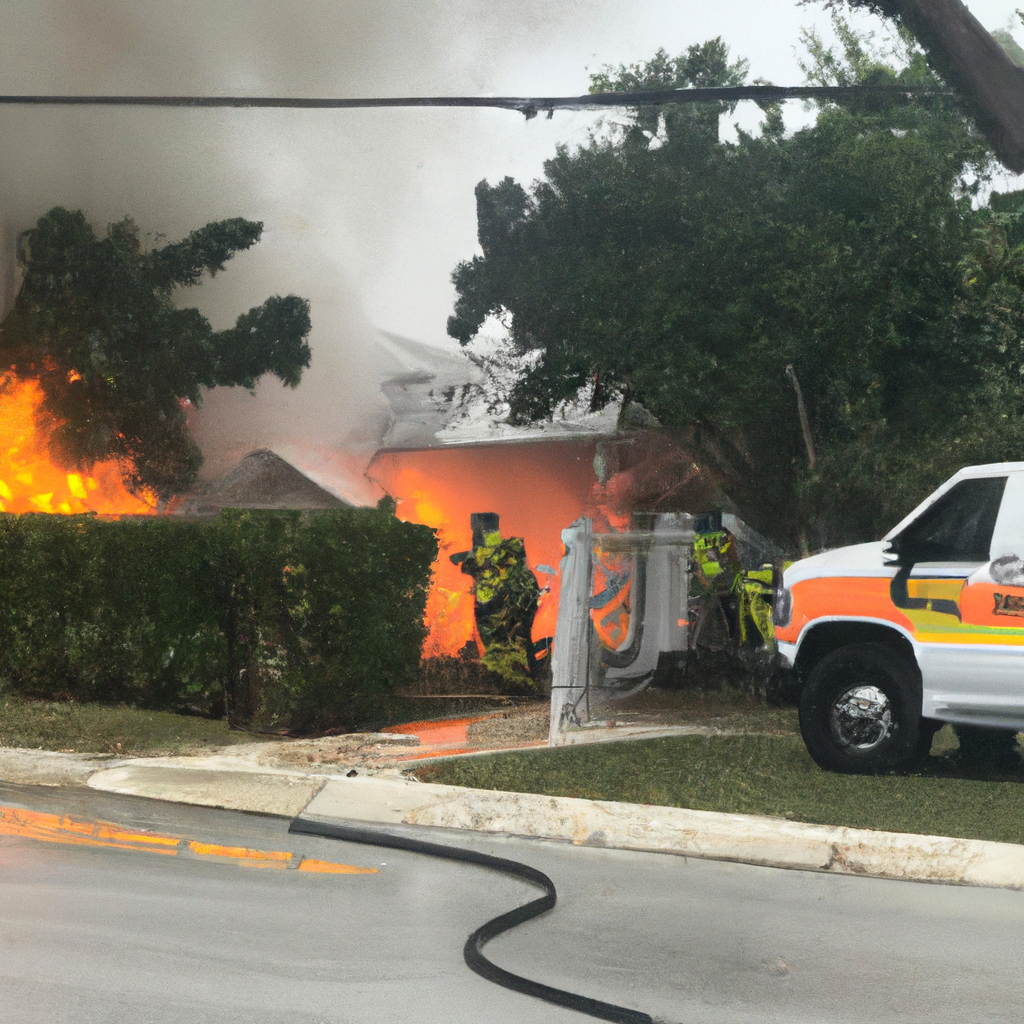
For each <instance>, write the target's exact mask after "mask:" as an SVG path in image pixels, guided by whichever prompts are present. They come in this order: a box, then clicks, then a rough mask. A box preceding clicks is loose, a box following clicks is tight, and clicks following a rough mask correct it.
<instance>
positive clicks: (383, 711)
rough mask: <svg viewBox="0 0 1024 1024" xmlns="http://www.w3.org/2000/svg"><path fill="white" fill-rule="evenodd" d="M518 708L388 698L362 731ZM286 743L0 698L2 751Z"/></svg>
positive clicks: (87, 707) (162, 717)
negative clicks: (261, 741)
mask: <svg viewBox="0 0 1024 1024" xmlns="http://www.w3.org/2000/svg"><path fill="white" fill-rule="evenodd" d="M517 703H523V701H521V700H520V701H514V700H510V701H501V702H495V701H487V700H483V699H481V698H479V697H473V696H469V697H466V698H464V699H463V698H460V699H457V700H448V699H442V698H437V697H426V698H409V697H402V696H390V697H384V698H382V699H381V701H380V703H379V707H378V709H377V711H376V713H375V714H374V716H373V717H372V718H369V719H367V720H366V721H365V722H363V723H360V729H364V730H366V731H375V730H377V729H380V728H382V727H383V726H385V725H394V724H396V723H399V722H409V721H414V720H418V719H425V718H444V717H446V716H450V717H459V716H463V715H473V714H487V713H488V712H492V711H495V710H501V709H502V708H504V707H507V706H509V705H515V704H517ZM283 738H284V737H283V736H279V735H261V734H257V733H250V732H244V731H242V730H239V729H229V728H228V726H227V723H226V722H223V721H218V720H214V719H209V718H200V717H198V716H196V715H179V714H174V713H173V712H170V711H141V710H138V709H136V708H129V707H124V706H111V705H106V704H76V703H74V702H55V701H44V700H27V699H25V698H23V697H18V696H14V695H11V694H8V695H7V696H0V747H30V748H33V749H42V750H60V751H65V752H68V753H100V754H162V753H168V754H181V753H195V752H197V751H201V750H203V749H208V748H210V747H222V746H227V745H228V744H233V743H252V742H256V741H259V740H280V739H283Z"/></svg>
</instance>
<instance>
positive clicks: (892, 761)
mask: <svg viewBox="0 0 1024 1024" xmlns="http://www.w3.org/2000/svg"><path fill="white" fill-rule="evenodd" d="M920 726H921V700H920V688H919V686H918V685H917V679H916V670H915V668H914V666H913V665H912V664H908V662H907V661H906V659H905V658H904V657H903V656H901V655H900V653H899V652H898V651H895V650H894V649H893V648H892V647H888V646H886V645H884V644H851V645H850V646H849V647H841V648H839V650H837V651H833V652H832V653H831V654H829V655H826V656H825V657H824V658H822V660H821V661H819V662H818V664H817V665H815V667H814V669H813V670H812V672H811V675H810V678H809V679H808V680H807V685H806V686H805V687H804V692H803V694H802V696H801V698H800V732H801V733H802V734H803V738H804V743H805V744H806V745H807V750H808V752H809V753H810V755H811V757H813V758H814V760H815V761H816V762H817V764H818V765H820V766H821V767H822V768H826V769H828V770H829V771H834V772H846V773H850V774H877V773H880V772H888V771H898V770H900V769H904V768H908V767H910V766H911V765H912V764H913V763H914V761H915V759H916V758H918V757H920V753H921V751H920V748H921V746H922V744H921V743H919V735H920Z"/></svg>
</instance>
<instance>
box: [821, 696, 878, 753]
mask: <svg viewBox="0 0 1024 1024" xmlns="http://www.w3.org/2000/svg"><path fill="white" fill-rule="evenodd" d="M830 718H831V725H832V732H833V734H834V735H835V737H836V738H837V739H838V740H839V742H840V743H842V745H843V746H844V747H849V748H853V749H854V750H858V751H868V750H873V749H874V748H875V747H877V746H878V745H879V744H880V743H882V742H883V741H884V740H885V738H886V737H887V736H888V735H889V732H890V731H891V729H892V724H893V721H892V703H891V702H890V700H889V698H888V697H887V696H886V695H885V694H884V693H883V692H882V691H881V690H880V689H879V688H878V687H877V686H852V687H850V689H848V690H846V691H844V692H843V693H841V694H840V695H839V696H838V697H837V698H836V700H835V702H834V703H833V705H832V713H831V716H830Z"/></svg>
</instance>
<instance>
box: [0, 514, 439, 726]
mask: <svg viewBox="0 0 1024 1024" xmlns="http://www.w3.org/2000/svg"><path fill="white" fill-rule="evenodd" d="M436 553H437V541H436V537H435V535H434V533H433V531H432V530H430V529H428V528H427V527H423V526H416V525H413V524H410V523H403V522H400V521H399V520H397V519H396V518H395V517H394V516H393V514H392V510H391V508H389V507H388V506H387V505H386V504H382V507H380V508H378V509H351V510H348V509H346V510H338V511H334V510H332V511H323V512H320V511H317V512H290V511H254V510H226V511H224V512H222V513H221V514H220V515H219V516H218V517H217V518H216V519H178V518H175V517H173V516H157V517H152V518H150V517H143V518H123V519H119V520H110V519H101V518H98V517H96V516H91V515H86V516H48V515H35V514H26V515H21V516H16V515H9V514H0V688H4V687H6V688H8V689H13V690H15V691H17V692H19V693H22V694H25V695H28V696H38V697H48V698H53V697H58V698H59V697H61V696H66V697H70V698H73V699H76V700H98V701H107V702H124V703H129V704H133V705H136V706H140V707H150V708H170V709H181V708H191V709H194V710H198V711H201V712H206V713H212V714H225V713H226V714H227V715H228V717H229V719H230V720H231V721H233V722H235V723H238V724H244V725H250V726H257V727H261V728H291V729H296V730H312V729H324V728H329V727H345V726H349V725H351V724H353V723H355V722H356V721H358V720H359V719H360V718H361V717H363V716H365V715H366V714H367V713H372V710H373V707H374V703H375V701H376V700H377V699H378V698H379V697H381V696H382V695H384V694H387V693H390V692H392V691H393V690H394V688H395V686H397V685H399V684H402V683H405V682H407V681H409V680H411V679H412V678H413V677H414V675H415V672H416V669H417V666H418V664H419V657H420V648H421V646H422V643H423V638H424V626H423V611H424V605H425V602H426V593H427V587H428V585H429V580H430V564H431V562H432V561H433V560H434V558H435V556H436Z"/></svg>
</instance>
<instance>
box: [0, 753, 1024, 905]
mask: <svg viewBox="0 0 1024 1024" xmlns="http://www.w3.org/2000/svg"><path fill="white" fill-rule="evenodd" d="M0 779H2V780H3V781H6V782H16V783H21V784H35V785H88V786H89V787H91V788H93V789H96V790H101V791H105V792H110V793H123V794H127V795H132V796H141V797H148V798H151V799H158V800H168V801H172V802H177V803H187V804H197V805H200V806H207V807H222V808H227V809H231V810H241V811H250V812H255V813H260V814H272V815H278V816H282V817H289V818H290V817H295V816H297V815H299V814H302V815H303V816H308V817H314V818H316V819H318V820H326V821H360V822H366V823H372V824H380V825H407V826H409V825H411V826H425V827H434V828H445V829H458V830H461V831H466V832H479V833H484V834H491V835H513V836H523V837H528V838H537V839H550V840H560V841H563V842H570V843H574V844H576V845H579V846H593V847H604V848H608V849H619V850H636V851H642V852H652V853H671V854H676V855H680V856H686V857H701V858H708V859H713V860H729V861H738V862H742V863H747V864H758V865H764V866H767V867H781V868H794V869H798V870H804V871H824V872H832V873H837V874H851V875H865V876H872V877H878V878H893V879H903V880H909V881H925V882H943V883H947V884H953V885H976V886H992V887H998V888H1008V889H1024V846H1017V845H1014V844H1010V843H995V842H986V841H982V840H976V839H950V838H947V837H942V836H918V835H906V834H901V833H894V832H875V831H871V830H868V829H853V828H844V827H838V826H828V825H806V824H802V823H800V822H794V821H788V820H784V819H778V818H764V817H757V816H754V815H746V814H721V813H716V812H712V811H692V810H685V809H682V808H676V807H657V806H649V805H642V804H625V803H614V802H611V801H598V800H578V799H572V798H567V797H546V796H539V795H536V794H531V793H502V792H494V791H488V790H475V789H463V788H460V787H456V786H439V785H435V784H432V783H421V782H417V781H415V780H411V779H408V778H405V777H403V776H401V775H400V774H399V773H398V770H397V769H396V770H384V771H381V772H380V773H378V774H366V773H365V771H361V772H360V774H359V775H358V776H356V777H354V778H348V777H346V776H345V775H342V774H339V773H338V772H334V773H330V772H322V771H321V772H303V771H296V770H283V769H277V768H271V767H268V766H264V765H256V764H252V763H247V762H245V761H244V760H242V759H240V758H237V757H231V756H226V755H220V756H218V755H212V756H206V757H191V758H189V757H165V758H137V759H118V760H113V759H104V758H101V757H89V756H85V755H71V754H59V753H50V752H46V751H36V750H31V751H21V750H12V749H4V750H3V751H0Z"/></svg>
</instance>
